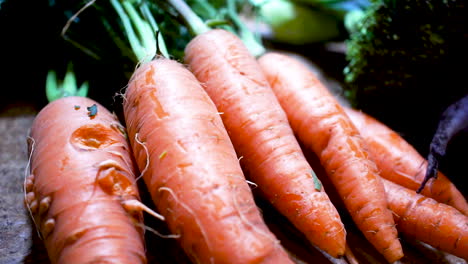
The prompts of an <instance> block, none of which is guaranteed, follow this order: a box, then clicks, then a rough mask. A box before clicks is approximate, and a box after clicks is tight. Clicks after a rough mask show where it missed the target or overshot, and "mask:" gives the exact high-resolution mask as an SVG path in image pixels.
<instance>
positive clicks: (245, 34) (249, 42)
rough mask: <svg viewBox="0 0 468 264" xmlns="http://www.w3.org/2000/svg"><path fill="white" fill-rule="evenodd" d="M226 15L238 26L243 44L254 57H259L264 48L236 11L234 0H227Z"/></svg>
mask: <svg viewBox="0 0 468 264" xmlns="http://www.w3.org/2000/svg"><path fill="white" fill-rule="evenodd" d="M227 5H228V15H229V17H230V18H231V19H232V21H233V22H234V24H235V25H236V26H237V27H238V28H239V31H240V32H239V38H240V39H242V41H243V42H244V44H245V46H247V48H248V49H249V51H250V53H251V54H252V55H253V56H254V57H259V56H261V55H262V54H264V53H265V48H264V47H263V45H262V44H261V43H260V41H259V39H257V38H256V37H255V35H254V34H253V33H252V31H250V30H249V28H247V26H246V25H245V24H244V23H243V22H242V20H241V19H240V18H239V16H238V15H237V12H236V0H227Z"/></svg>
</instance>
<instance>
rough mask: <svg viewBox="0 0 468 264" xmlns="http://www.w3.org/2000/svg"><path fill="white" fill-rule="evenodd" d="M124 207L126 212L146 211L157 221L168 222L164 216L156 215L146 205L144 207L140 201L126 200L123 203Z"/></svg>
mask: <svg viewBox="0 0 468 264" xmlns="http://www.w3.org/2000/svg"><path fill="white" fill-rule="evenodd" d="M122 206H123V207H124V208H125V210H127V211H130V212H132V211H145V212H147V213H148V214H150V215H152V216H154V217H156V218H157V219H159V220H161V221H165V220H166V219H165V218H164V216H162V215H160V214H158V213H156V212H155V211H153V210H152V209H151V208H149V207H147V206H146V205H144V204H143V203H142V202H140V201H138V200H125V201H123V202H122Z"/></svg>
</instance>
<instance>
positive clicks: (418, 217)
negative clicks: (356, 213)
mask: <svg viewBox="0 0 468 264" xmlns="http://www.w3.org/2000/svg"><path fill="white" fill-rule="evenodd" d="M305 154H306V157H307V159H308V160H309V162H310V163H311V164H312V166H313V167H314V168H315V171H316V173H317V177H318V178H319V179H321V180H322V183H323V184H324V185H325V186H326V187H328V188H327V191H328V192H329V195H330V198H331V199H332V202H333V203H335V204H336V205H337V208H342V207H343V204H342V203H341V202H340V201H339V200H337V198H338V197H337V196H336V195H335V194H336V189H335V188H333V186H332V185H331V183H330V180H329V178H328V177H327V175H326V172H325V170H324V168H323V166H321V165H320V162H319V160H318V157H317V156H316V155H315V154H314V153H311V152H309V151H307V150H306V151H305ZM382 182H383V184H384V188H385V193H386V197H387V201H388V206H389V208H390V210H392V212H393V219H394V220H395V223H396V227H397V229H398V231H399V232H400V233H401V234H403V235H405V237H406V238H411V239H413V240H417V241H422V242H424V243H426V244H429V245H431V246H433V247H434V248H437V249H439V250H443V251H446V252H448V253H451V254H453V255H456V256H459V257H461V258H465V259H466V258H467V252H468V248H467V247H468V243H467V240H468V217H467V216H465V215H463V214H461V213H460V212H459V211H458V210H456V209H455V208H453V207H451V206H449V205H446V204H443V203H439V202H437V201H435V200H434V199H432V198H428V197H425V196H423V195H421V194H417V193H416V192H415V191H414V190H410V189H408V188H405V187H403V186H400V185H398V184H395V183H393V182H391V181H389V180H386V179H384V178H382ZM352 234H353V233H352V232H351V233H350V235H352ZM348 240H349V237H348ZM352 245H353V244H352ZM353 246H355V245H353ZM353 249H354V247H353ZM406 257H407V256H406V255H405V258H406ZM425 257H428V258H426V261H428V260H429V259H431V260H434V259H435V257H434V256H425ZM406 260H408V259H406ZM421 261H423V260H421ZM421 263H423V262H421Z"/></svg>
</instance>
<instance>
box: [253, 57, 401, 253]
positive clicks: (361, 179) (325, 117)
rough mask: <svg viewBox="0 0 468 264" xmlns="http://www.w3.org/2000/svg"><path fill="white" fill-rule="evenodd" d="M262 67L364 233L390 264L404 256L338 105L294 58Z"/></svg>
mask: <svg viewBox="0 0 468 264" xmlns="http://www.w3.org/2000/svg"><path fill="white" fill-rule="evenodd" d="M259 62H260V65H261V67H262V69H263V72H264V73H265V75H266V77H267V79H268V81H269V82H270V85H271V87H272V88H273V91H274V92H275V94H276V97H277V98H278V100H279V102H280V104H281V106H282V107H283V109H284V110H285V112H286V114H287V116H288V118H289V122H290V124H291V127H292V128H293V130H294V131H295V133H296V134H297V136H298V137H299V140H301V141H302V142H303V143H304V144H305V145H306V147H308V148H311V149H312V151H313V152H315V153H316V154H317V156H318V157H319V159H320V162H321V164H322V165H323V166H324V168H325V170H326V172H327V175H328V177H329V178H330V179H331V181H332V182H333V184H334V186H335V187H336V189H337V191H338V193H339V195H340V197H341V199H342V200H343V201H344V204H345V205H346V208H347V210H348V212H349V213H350V215H351V216H352V218H353V220H354V222H355V223H356V225H357V226H358V228H359V229H360V230H361V231H362V232H363V234H364V235H365V236H366V238H367V239H368V240H369V241H370V242H371V243H372V244H373V245H374V247H375V248H376V249H377V250H378V251H379V252H380V253H381V254H382V255H384V257H385V258H386V259H387V260H388V261H389V262H394V261H396V260H398V259H400V258H401V257H403V251H402V247H401V244H400V242H399V240H398V234H397V230H396V228H395V224H394V220H393V217H392V214H391V212H390V210H388V207H387V206H388V205H387V201H386V197H385V190H384V187H383V184H382V182H381V180H380V177H379V176H378V171H377V168H376V166H375V164H374V163H373V162H372V161H370V160H369V158H368V156H367V152H366V151H364V142H363V140H362V138H361V136H360V135H359V132H358V130H357V129H356V127H354V125H353V124H352V122H351V120H350V119H349V118H348V116H347V115H346V114H345V112H344V110H343V108H342V107H341V106H340V105H339V103H338V101H337V100H336V99H335V98H334V97H333V95H332V94H331V93H330V92H329V91H328V90H327V88H325V86H324V85H323V84H322V83H320V81H319V80H318V79H317V78H316V76H315V75H314V74H313V73H312V72H311V71H310V70H309V69H308V68H307V67H306V66H305V65H304V64H302V63H300V62H299V61H297V60H295V59H293V58H292V57H289V56H285V55H281V54H277V53H267V54H265V55H263V56H262V57H261V58H260V59H259Z"/></svg>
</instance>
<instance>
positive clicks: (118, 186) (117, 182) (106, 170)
mask: <svg viewBox="0 0 468 264" xmlns="http://www.w3.org/2000/svg"><path fill="white" fill-rule="evenodd" d="M97 181H98V183H99V186H100V187H101V189H102V190H103V191H104V192H106V193H107V194H111V195H118V196H122V197H124V196H129V195H130V196H136V192H135V190H134V188H133V185H132V182H131V181H130V180H129V179H128V178H127V177H126V176H125V175H124V171H122V170H121V169H120V168H119V167H116V166H113V165H112V164H101V166H100V169H99V172H98V175H97Z"/></svg>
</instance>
